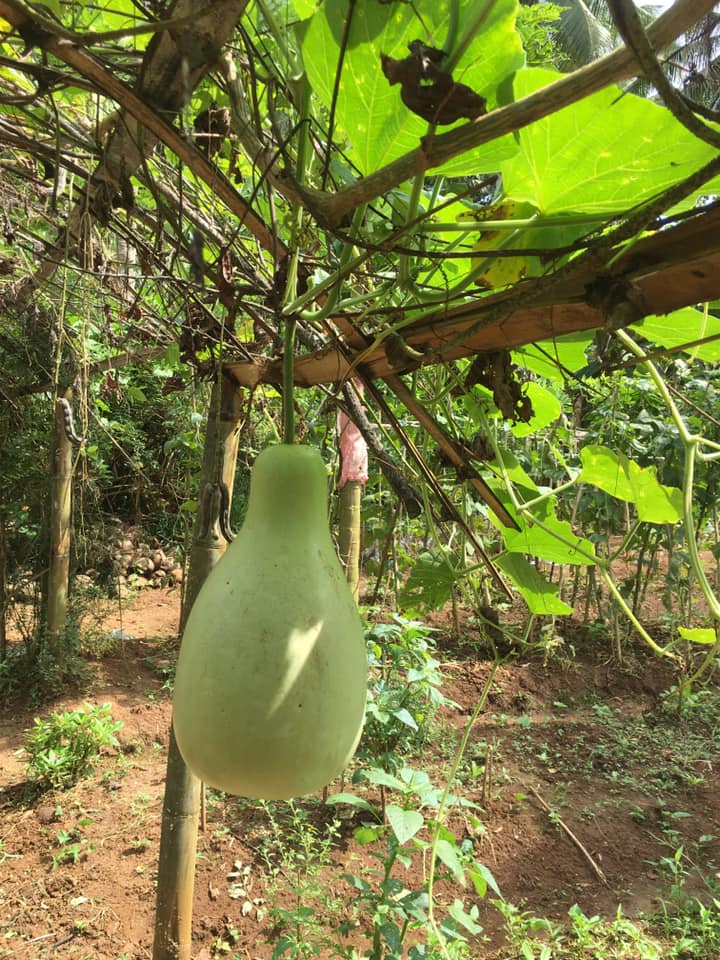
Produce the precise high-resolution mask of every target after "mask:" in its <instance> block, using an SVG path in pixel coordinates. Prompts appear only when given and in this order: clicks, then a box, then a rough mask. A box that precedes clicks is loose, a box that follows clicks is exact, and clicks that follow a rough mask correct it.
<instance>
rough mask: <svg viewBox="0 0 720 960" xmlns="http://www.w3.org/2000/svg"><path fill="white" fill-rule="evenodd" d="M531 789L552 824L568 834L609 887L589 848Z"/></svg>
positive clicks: (534, 790) (596, 873)
mask: <svg viewBox="0 0 720 960" xmlns="http://www.w3.org/2000/svg"><path fill="white" fill-rule="evenodd" d="M529 789H530V793H531V794H532V795H533V796H534V797H535V799H536V800H537V802H538V803H539V804H540V806H541V807H542V808H543V810H544V811H545V812H546V813H547V814H548V816H550V817H551V818H552V822H553V823H557V825H558V826H559V827H560V828H561V829H562V830H564V832H565V833H566V834H567V836H568V837H569V838H570V840H572V842H573V843H574V844H575V846H576V847H577V848H578V850H579V851H580V853H581V854H582V855H583V856H584V857H585V859H586V860H587V862H588V863H589V864H590V866H591V868H592V871H593V873H594V874H595V876H596V877H597V878H598V880H599V881H600V882H601V883H604V884H605V885H606V886H607V877H606V876H605V874H604V873H603V872H602V870H601V869H600V867H599V866H598V865H597V864H596V863H595V861H594V860H593V858H592V857H591V856H590V854H589V853H588V851H587V848H586V847H584V846H583V845H582V843H581V842H580V841H579V840H578V838H577V837H576V836H575V834H574V833H573V832H572V830H571V829H570V827H568V825H567V824H566V823H564V822H563V821H562V820H561V819H560V817H558V815H557V814H556V813H555V811H554V810H552V809H551V807H549V806H548V805H547V803H545V801H544V800H543V798H542V797H541V796H540V794H539V793H538V792H537V790H536V789H535V788H534V787H530V788H529Z"/></svg>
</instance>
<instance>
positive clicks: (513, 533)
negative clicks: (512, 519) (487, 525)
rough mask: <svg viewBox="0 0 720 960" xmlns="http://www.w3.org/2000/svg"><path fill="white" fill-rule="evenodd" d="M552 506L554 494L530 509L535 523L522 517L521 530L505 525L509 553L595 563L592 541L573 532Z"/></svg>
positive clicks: (504, 534)
mask: <svg viewBox="0 0 720 960" xmlns="http://www.w3.org/2000/svg"><path fill="white" fill-rule="evenodd" d="M554 510H555V503H554V499H553V498H549V499H547V500H543V502H542V503H541V504H538V506H537V508H535V509H533V510H532V516H533V518H535V519H536V520H537V521H538V523H535V522H533V521H532V520H530V518H526V517H523V521H522V523H523V528H522V529H521V530H509V529H507V528H506V530H505V531H503V536H504V539H505V548H506V549H507V550H508V552H509V553H529V554H530V556H533V557H539V558H540V559H541V560H549V561H550V563H569V564H572V565H574V566H592V565H593V564H594V563H595V560H594V557H595V547H594V546H593V544H592V543H591V542H590V541H589V540H584V539H583V538H582V537H578V536H576V535H575V534H574V533H573V531H572V527H571V526H570V524H569V523H568V522H567V520H559V519H558V518H557V517H556V516H555V513H554ZM540 523H541V524H542V526H540V525H539V524H540Z"/></svg>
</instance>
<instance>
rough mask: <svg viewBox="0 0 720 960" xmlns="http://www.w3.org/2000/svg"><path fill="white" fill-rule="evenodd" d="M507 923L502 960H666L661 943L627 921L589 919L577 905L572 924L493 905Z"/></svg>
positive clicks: (619, 917)
mask: <svg viewBox="0 0 720 960" xmlns="http://www.w3.org/2000/svg"><path fill="white" fill-rule="evenodd" d="M493 902H494V904H495V906H496V907H497V908H498V910H499V911H500V913H501V914H502V916H503V919H504V920H505V930H506V934H507V939H508V947H509V948H508V950H507V952H504V953H502V954H501V958H502V960H663V958H664V957H665V956H666V955H665V954H664V953H663V952H662V948H661V947H660V945H659V944H658V942H657V941H656V940H655V939H654V938H653V937H650V936H649V935H648V934H647V933H646V932H645V931H644V930H643V928H642V927H641V926H640V925H638V924H636V923H633V922H631V921H630V920H628V919H627V918H626V917H623V915H622V911H621V910H620V908H618V911H617V914H616V916H615V917H614V919H606V918H603V917H600V916H597V915H595V916H591V917H588V916H587V915H586V914H585V913H583V911H582V910H581V909H580V907H579V906H578V905H577V904H575V905H574V906H572V907H570V909H569V910H568V918H569V921H570V922H569V924H561V923H555V922H553V921H550V920H548V919H546V918H545V917H536V916H534V915H533V914H531V913H527V912H524V911H521V910H520V909H519V908H518V907H516V906H515V905H513V904H511V903H506V902H504V901H499V900H496V901H493Z"/></svg>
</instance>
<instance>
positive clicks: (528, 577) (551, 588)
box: [495, 553, 573, 616]
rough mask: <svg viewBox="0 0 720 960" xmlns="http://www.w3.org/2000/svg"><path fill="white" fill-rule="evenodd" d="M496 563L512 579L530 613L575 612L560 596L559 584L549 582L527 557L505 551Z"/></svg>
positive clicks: (562, 614) (567, 613) (557, 614)
mask: <svg viewBox="0 0 720 960" xmlns="http://www.w3.org/2000/svg"><path fill="white" fill-rule="evenodd" d="M495 564H496V566H498V567H499V568H500V569H501V570H502V571H503V573H505V574H507V576H508V577H509V578H510V579H511V580H512V582H513V583H514V585H515V587H516V588H517V590H518V592H519V593H520V595H521V596H522V598H523V600H524V601H525V603H526V604H527V606H528V610H529V611H530V613H536V614H538V615H539V616H546V615H549V614H554V615H556V616H568V615H569V614H571V613H572V612H573V611H572V607H569V606H568V605H567V604H566V603H565V601H564V600H561V599H560V597H559V596H558V588H557V586H555V584H552V583H548V581H547V580H546V579H545V577H544V576H543V575H542V574H541V573H540V571H539V570H538V569H537V567H534V566H533V565H532V564H531V563H529V562H528V561H527V560H526V559H525V557H521V556H519V555H518V554H516V553H505V554H503V555H502V556H500V557H497V558H496V559H495Z"/></svg>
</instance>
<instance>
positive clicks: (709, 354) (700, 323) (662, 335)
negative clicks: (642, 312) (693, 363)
mask: <svg viewBox="0 0 720 960" xmlns="http://www.w3.org/2000/svg"><path fill="white" fill-rule="evenodd" d="M634 329H636V330H640V331H642V335H643V336H644V337H647V338H648V340H650V341H651V342H652V343H656V344H657V345H658V346H660V347H671V348H672V347H681V346H683V344H685V343H692V342H693V341H694V340H702V339H703V338H705V337H718V339H717V340H713V341H712V342H711V343H704V344H702V345H701V346H699V347H691V348H690V349H689V350H688V353H689V354H690V356H691V357H697V358H698V359H699V360H705V361H706V362H708V363H716V362H717V361H718V360H720V317H715V316H713V314H711V313H707V314H706V313H705V312H704V311H703V310H695V309H693V307H685V308H684V309H683V310H675V311H673V313H670V314H668V315H667V316H665V317H645V319H644V320H643V321H642V322H641V323H639V324H637V326H636V327H635V328H634Z"/></svg>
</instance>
